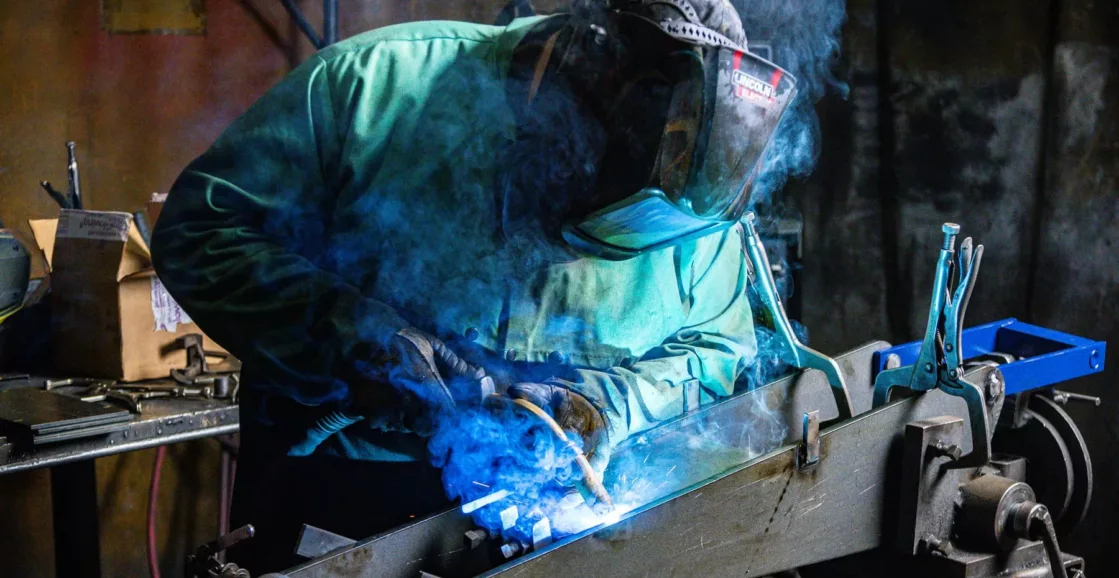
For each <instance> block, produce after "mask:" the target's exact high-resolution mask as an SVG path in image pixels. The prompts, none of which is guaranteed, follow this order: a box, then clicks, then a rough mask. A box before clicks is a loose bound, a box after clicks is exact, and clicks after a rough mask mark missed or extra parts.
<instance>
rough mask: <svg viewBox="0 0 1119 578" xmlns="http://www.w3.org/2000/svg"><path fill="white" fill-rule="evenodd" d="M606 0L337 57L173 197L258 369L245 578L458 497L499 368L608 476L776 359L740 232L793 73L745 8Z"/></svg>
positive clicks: (246, 467)
mask: <svg viewBox="0 0 1119 578" xmlns="http://www.w3.org/2000/svg"><path fill="white" fill-rule="evenodd" d="M600 4H601V2H596V3H579V4H577V5H576V6H575V7H574V9H573V10H572V12H570V13H566V14H561V15H554V16H549V17H538V18H526V19H519V20H516V21H514V22H513V23H511V24H510V25H509V26H507V27H491V26H482V25H474V24H465V23H451V22H425V23H413V24H404V25H398V26H392V27H388V28H384V29H380V30H375V31H372V32H369V33H365V34H361V35H358V36H355V37H353V38H350V39H348V40H346V41H343V42H341V43H338V44H336V45H334V46H331V47H329V48H327V49H324V50H323V51H321V52H319V53H318V54H316V55H314V56H313V57H312V58H311V59H310V60H309V61H307V62H306V63H304V64H303V65H301V66H299V67H298V68H297V69H296V70H295V71H293V72H292V73H291V74H290V75H289V76H287V77H286V78H285V79H284V80H283V81H281V82H280V83H279V84H278V85H277V86H276V87H274V88H273V89H271V90H270V91H269V92H268V93H267V94H266V95H264V96H263V97H262V98H261V99H260V100H259V101H258V102H256V103H255V104H254V105H253V106H252V107H251V108H250V109H249V110H248V111H247V112H246V113H245V114H244V115H243V116H242V117H240V118H239V119H238V120H236V121H235V122H234V123H233V124H232V126H230V127H229V128H228V129H227V130H226V131H225V132H224V133H223V134H222V135H221V136H220V137H219V138H218V140H217V141H216V142H215V143H214V145H213V146H212V148H210V149H209V150H208V151H207V152H205V153H204V154H203V155H202V156H201V157H199V158H198V159H197V160H195V161H194V162H193V163H191V164H190V165H189V166H188V167H187V168H186V169H185V171H184V172H183V174H182V175H181V176H180V177H179V179H178V180H177V182H176V183H175V185H174V186H173V188H172V190H171V193H170V195H169V198H168V200H167V204H166V207H165V208H164V209H163V211H162V214H161V216H160V218H159V221H158V224H157V226H156V229H155V231H154V234H153V254H154V258H155V262H156V267H157V270H158V272H159V275H160V278H161V279H162V280H163V283H164V284H165V285H166V286H167V288H168V289H169V290H170V292H171V294H172V295H173V296H174V297H175V299H177V300H178V301H179V303H180V304H181V305H182V306H183V308H184V309H185V310H186V311H187V312H188V313H189V314H190V316H191V317H192V319H194V320H195V321H196V322H197V323H198V324H199V325H200V327H202V328H203V329H205V331H206V332H207V334H208V335H210V336H212V337H213V338H214V339H215V340H217V341H218V342H220V343H221V344H222V345H224V346H225V347H226V348H228V349H229V351H231V352H232V353H234V354H235V355H236V356H237V357H239V358H240V359H241V360H242V362H243V366H244V370H243V380H242V382H243V384H244V387H243V388H242V389H243V399H242V403H241V428H242V429H241V432H242V433H241V449H240V461H239V466H238V470H237V480H236V489H235V498H234V511H233V517H234V524H235V525H236V524H242V523H253V524H254V525H256V527H257V537H256V538H253V539H252V540H250V541H248V542H246V543H245V546H244V547H243V551H241V552H232V555H233V556H234V557H236V558H238V559H239V561H240V562H242V563H243V565H244V566H246V567H248V568H250V569H252V570H253V571H254V572H261V571H264V570H270V569H276V568H282V567H284V566H287V565H290V564H291V563H292V562H293V560H292V559H291V554H290V552H291V548H292V546H293V544H294V542H295V539H296V536H297V533H298V529H299V526H300V524H302V523H310V524H312V525H315V526H319V527H321V528H324V529H328V530H331V531H334V532H337V533H340V534H343V535H347V536H350V537H354V538H360V537H364V536H369V535H372V534H374V533H376V532H379V531H383V530H385V529H388V528H391V527H393V526H396V525H399V524H401V523H404V522H407V521H408V520H409V519H411V518H413V517H420V516H422V515H424V514H427V513H430V512H432V511H434V510H436V509H437V508H439V507H441V506H444V505H445V504H446V497H445V494H444V491H443V488H442V485H441V483H440V479H439V472H438V471H437V470H435V469H434V468H433V467H431V466H430V465H428V462H427V456H426V454H425V437H424V436H425V435H428V434H430V433H431V431H432V430H433V429H434V428H436V427H438V424H439V419H440V416H442V415H445V414H446V413H447V412H453V411H456V408H458V407H460V406H461V405H462V404H465V403H470V399H471V397H472V395H473V393H472V392H474V391H476V389H472V388H474V387H475V386H476V385H477V381H478V380H479V379H480V378H481V377H482V376H483V375H486V376H492V377H493V378H494V379H496V380H497V382H498V383H497V385H498V388H499V390H500V391H502V392H505V393H507V394H508V395H510V396H513V397H516V398H521V399H526V400H528V401H531V402H533V403H535V404H537V405H539V406H540V407H542V408H544V409H545V410H547V411H548V412H549V413H551V415H552V416H554V418H555V419H556V421H557V422H558V423H559V424H560V425H561V426H563V427H564V428H565V429H567V430H569V431H572V432H574V433H576V434H578V437H579V439H580V441H581V442H582V447H583V449H584V451H585V452H586V453H587V456H588V457H589V458H590V461H591V462H592V464H594V466H595V468H597V469H598V471H601V470H602V469H603V468H605V467H606V465H607V462H608V458H609V451H610V447H611V446H612V445H614V444H616V443H618V442H619V441H621V440H622V439H624V438H625V437H627V436H628V435H631V434H633V433H635V432H639V431H642V430H643V429H646V428H647V427H650V425H652V424H655V423H656V422H658V421H661V420H664V419H667V418H671V417H673V416H676V415H679V414H680V413H682V412H683V411H685V410H686V409H687V408H688V407H689V404H694V403H702V402H704V401H709V400H711V399H714V398H716V397H718V396H724V395H728V394H730V393H731V392H732V390H733V388H734V383H735V378H736V376H737V375H738V374H739V373H740V371H741V370H742V369H743V368H744V367H745V366H747V365H748V364H749V363H750V362H751V360H752V359H753V357H754V355H755V352H756V345H755V340H754V336H753V321H752V316H751V312H750V308H749V305H748V303H747V298H746V296H745V295H744V289H745V286H746V283H747V277H748V265H747V263H746V260H745V259H744V257H743V252H742V246H743V240H742V232H741V229H740V226H739V225H737V220H738V219H739V218H740V217H741V215H742V214H743V212H744V211H745V210H746V207H747V204H748V202H749V197H750V191H751V187H750V184H751V179H752V178H754V177H755V176H756V173H757V170H758V169H757V166H758V164H759V162H760V159H761V158H762V157H763V152H764V150H765V147H766V145H767V143H768V142H769V140H770V137H771V135H772V133H773V132H774V131H775V129H776V126H777V124H778V121H779V119H780V118H781V116H782V114H783V113H784V110H785V107H786V106H787V105H788V101H789V99H790V98H791V97H792V94H793V92H794V91H795V88H794V86H793V80H792V79H791V78H790V77H788V76H787V75H785V76H784V77H783V76H782V71H780V69H776V68H775V67H773V66H772V65H769V64H768V63H765V62H764V61H761V60H760V59H757V58H755V57H753V56H751V55H750V54H749V53H748V52H747V51H746V48H745V43H746V39H745V36H744V33H743V31H742V27H741V23H740V20H739V17H738V15H737V14H736V12H735V10H734V8H733V7H732V6H731V5H730V4H729V2H728V1H727V0H691V1H690V2H689V1H686V0H672V1H655V2H642V1H636V2H634V1H615V2H610V3H609V4H610V5H609V6H601V5H600ZM355 417H356V418H357V419H354V418H355ZM324 431H325V432H326V433H327V434H329V435H326V436H324V435H323V433H324Z"/></svg>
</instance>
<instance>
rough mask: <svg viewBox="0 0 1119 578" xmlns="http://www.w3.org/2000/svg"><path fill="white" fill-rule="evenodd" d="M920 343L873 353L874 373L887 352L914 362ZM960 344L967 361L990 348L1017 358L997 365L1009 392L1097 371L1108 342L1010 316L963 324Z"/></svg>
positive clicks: (883, 365) (883, 366)
mask: <svg viewBox="0 0 1119 578" xmlns="http://www.w3.org/2000/svg"><path fill="white" fill-rule="evenodd" d="M921 343H922V342H920V341H914V342H912V343H906V344H904V345H897V346H894V347H891V348H889V349H886V350H883V351H879V352H878V353H875V354H874V374H875V376H877V375H878V373H879V372H881V371H883V370H885V369H886V358H887V356H889V355H890V354H897V355H898V356H899V357H901V364H902V365H903V366H906V365H913V364H914V363H916V361H917V356H918V354H919V353H920V351H921ZM960 347H961V349H962V351H961V353H962V359H965V360H966V359H972V358H974V357H978V356H981V355H985V354H988V353H992V352H1001V353H1009V354H1012V355H1014V356H1015V357H1018V358H1019V360H1018V361H1015V362H1013V363H1008V364H1005V365H1000V366H999V369H1000V370H1001V371H1002V375H1003V377H1004V378H1005V379H1006V394H1007V395H1011V394H1015V393H1020V392H1023V391H1029V390H1032V389H1038V388H1042V387H1048V386H1050V385H1054V384H1057V383H1061V382H1064V381H1068V380H1070V379H1075V378H1077V377H1083V376H1085V375H1091V374H1093V373H1100V372H1101V371H1103V367H1104V358H1105V357H1106V356H1107V344H1106V343H1104V342H1103V341H1092V340H1090V339H1084V338H1083V337H1077V336H1075V335H1069V334H1068V333H1061V332H1060V331H1054V330H1052V329H1046V328H1044V327H1039V326H1037V325H1030V324H1029V323H1024V322H1021V321H1018V320H1017V319H1014V318H1010V319H1003V320H1002V321H996V322H994V323H988V324H986V325H980V326H978V327H972V328H970V329H965V330H964V331H963V341H962V342H961V345H960Z"/></svg>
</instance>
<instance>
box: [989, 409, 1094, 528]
mask: <svg viewBox="0 0 1119 578" xmlns="http://www.w3.org/2000/svg"><path fill="white" fill-rule="evenodd" d="M1033 397H1034V398H1036V397H1039V396H1037V395H1035V396H1033ZM1026 415H1027V416H1028V418H1029V419H1028V420H1027V421H1026V423H1025V425H1023V426H1022V427H1020V428H1017V429H1010V428H1006V429H999V430H997V431H996V433H995V437H994V439H993V440H992V441H991V445H992V447H993V449H994V451H995V452H997V453H1002V454H1011V455H1015V456H1020V457H1023V458H1026V483H1027V484H1029V485H1030V487H1031V488H1033V490H1034V493H1035V494H1037V501H1038V502H1041V503H1042V504H1045V506H1046V507H1047V508H1049V512H1050V513H1051V515H1052V516H1053V519H1054V520H1060V519H1061V518H1062V517H1063V516H1064V515H1065V512H1066V511H1067V510H1068V508H1069V505H1070V504H1071V502H1072V495H1073V487H1074V486H1075V475H1076V473H1075V468H1074V467H1073V463H1072V462H1073V460H1072V456H1071V454H1070V452H1069V449H1068V447H1067V445H1066V444H1065V441H1064V436H1062V435H1061V432H1060V430H1059V429H1058V428H1057V427H1056V426H1054V425H1053V424H1052V423H1051V422H1050V421H1049V419H1047V418H1046V417H1044V416H1042V415H1041V414H1039V413H1038V412H1035V411H1034V410H1033V402H1032V401H1031V403H1030V408H1029V409H1027V410H1026Z"/></svg>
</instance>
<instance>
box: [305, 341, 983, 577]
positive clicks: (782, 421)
mask: <svg viewBox="0 0 1119 578" xmlns="http://www.w3.org/2000/svg"><path fill="white" fill-rule="evenodd" d="M887 347H889V344H888V343H885V342H881V341H879V342H872V343H869V344H867V345H864V346H862V347H860V348H858V349H855V350H853V351H851V352H848V353H846V354H844V355H841V356H839V357H837V358H836V362H837V363H838V364H839V367H840V369H841V370H842V371H843V373H844V379H845V380H847V383H848V384H849V387H850V390H851V399H852V404H853V406H854V409H855V411H856V413H858V412H862V411H867V410H869V409H870V403H871V393H872V390H873V383H872V381H871V370H872V367H873V365H872V363H871V358H872V356H873V355H874V353H875V352H876V351H879V350H881V349H885V348H887ZM961 407H962V402H961ZM810 411H819V412H820V420H821V421H822V422H825V423H826V422H827V421H828V420H834V419H835V418H836V417H837V416H838V412H837V410H836V407H835V400H834V397H833V395H832V392H831V386H830V385H829V384H828V381H827V377H826V376H825V375H824V374H823V373H822V372H819V371H816V370H808V371H804V372H801V373H798V374H796V375H792V376H789V377H785V378H783V379H780V380H777V381H775V382H773V383H770V384H768V385H765V386H762V387H759V388H756V389H754V390H752V391H745V392H741V393H739V394H736V395H735V396H732V397H730V398H727V399H726V400H723V401H721V402H719V403H715V404H711V405H708V406H705V407H703V408H701V409H699V410H697V411H695V412H692V413H690V414H687V415H685V416H682V417H679V418H676V419H674V420H671V421H669V422H666V423H664V424H661V425H660V426H658V427H657V428H655V429H653V430H650V431H649V432H646V433H645V434H643V435H641V436H635V437H633V438H630V439H629V440H627V441H625V442H623V443H622V444H620V445H619V447H618V448H616V451H615V454H614V456H613V457H612V460H611V464H612V465H611V467H610V470H609V471H608V478H609V474H611V473H615V474H616V473H617V472H628V473H629V474H630V475H634V474H635V473H638V474H640V475H646V476H648V475H658V474H661V475H663V473H664V466H663V461H664V457H663V456H664V454H669V455H671V454H672V453H673V452H676V453H677V454H678V453H679V452H680V450H683V449H686V451H687V452H688V460H687V462H680V461H677V463H681V467H678V468H677V469H676V470H674V471H673V472H672V473H673V478H672V483H671V484H666V485H665V486H664V487H663V488H660V493H659V494H652V495H650V496H648V498H649V499H650V500H651V501H653V502H657V501H658V500H657V499H658V498H663V497H664V496H668V495H670V494H673V493H674V492H678V491H679V490H681V489H682V488H686V487H689V486H692V485H694V484H698V483H701V482H703V481H704V480H708V479H710V478H712V477H714V476H719V475H720V474H721V473H723V472H725V471H727V470H728V469H729V468H733V467H736V466H740V465H741V464H742V463H743V462H744V461H746V460H747V459H750V458H755V457H757V456H756V455H753V454H750V450H749V449H748V446H750V445H751V443H752V442H751V440H750V437H751V436H752V435H756V434H757V429H758V428H759V427H765V428H768V430H769V431H768V432H767V434H768V435H774V436H776V441H775V442H770V443H769V444H768V446H766V449H768V448H771V447H774V446H780V445H786V446H787V447H789V448H795V447H796V444H797V443H799V442H800V435H801V430H800V424H801V419H802V416H803V414H804V413H806V412H810ZM759 424H760V426H759ZM898 431H900V428H899V429H898ZM697 436H699V437H701V438H702V439H704V440H706V441H707V442H708V443H706V444H703V445H701V446H700V447H694V445H695V444H692V443H690V442H692V441H694V440H696V439H697ZM826 444H827V442H826V441H822V442H821V448H822V449H821V451H822V456H821V461H822V462H823V461H826V460H827V449H826V448H827V446H826ZM754 445H757V444H754ZM774 455H781V452H778V453H777V454H774ZM774 455H771V456H769V458H768V459H762V460H757V461H755V462H751V464H753V465H755V466H757V467H758V468H759V469H755V470H752V471H754V472H759V471H761V470H762V469H765V468H772V467H774V466H773V465H772V463H771V462H770V461H769V460H772V459H774ZM658 456H659V457H658ZM646 458H650V459H646ZM654 458H655V459H654ZM658 460H660V461H659V463H658ZM639 464H640V465H646V464H647V469H645V470H644V471H643V470H642V468H641V467H639ZM754 475H756V473H755V474H754ZM816 475H819V474H818V473H817V474H816ZM627 482H632V480H620V479H616V478H609V479H608V480H607V483H608V485H610V486H611V487H612V488H613V489H614V490H615V492H617V493H619V494H620V493H621V490H622V488H621V487H620V486H621V485H624V484H625V483H627ZM779 493H780V492H778V494H779ZM775 495H776V494H775ZM474 527H475V525H474V522H473V521H472V520H471V519H470V517H469V516H467V515H464V514H462V513H461V512H460V511H459V510H458V509H457V508H456V509H453V510H449V511H447V512H444V513H442V514H438V515H435V516H432V517H430V518H427V519H425V520H422V521H419V522H416V523H414V524H412V525H410V526H405V527H403V528H400V529H397V530H394V531H392V532H389V533H386V534H382V535H380V536H376V537H373V538H370V539H367V540H364V541H362V542H359V543H358V544H355V545H354V546H352V547H350V548H347V549H343V550H339V551H337V552H334V553H332V554H330V555H328V556H324V557H322V558H319V559H316V560H312V561H310V562H307V563H305V564H302V565H300V566H297V567H295V568H293V569H291V570H289V571H288V572H287V574H288V575H289V576H291V577H292V578H311V577H316V578H321V577H328V576H379V577H396V576H399V577H401V578H405V577H406V578H414V577H415V576H416V575H417V574H418V573H419V572H420V571H421V570H424V571H427V572H430V573H432V574H436V575H438V576H441V577H443V578H452V577H456V576H474V575H477V574H480V573H482V572H486V571H488V570H490V569H492V568H495V567H496V566H498V565H499V564H501V563H503V562H504V559H503V558H502V557H501V554H500V553H499V552H498V551H497V550H496V548H490V547H486V546H485V545H483V546H481V547H474V548H470V547H468V546H467V544H465V543H464V539H463V535H464V533H465V532H467V531H469V530H471V529H473V528H474ZM573 539H574V538H568V539H565V540H562V541H560V542H558V543H556V544H555V545H553V546H552V549H555V548H556V547H559V546H561V545H564V544H569V543H571V542H572V540H573ZM491 545H492V544H491ZM549 551H550V550H549Z"/></svg>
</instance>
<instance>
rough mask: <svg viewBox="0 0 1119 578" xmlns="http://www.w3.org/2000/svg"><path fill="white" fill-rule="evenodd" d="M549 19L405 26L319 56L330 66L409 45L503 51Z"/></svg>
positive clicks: (370, 34) (365, 35) (375, 32)
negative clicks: (486, 46) (468, 46)
mask: <svg viewBox="0 0 1119 578" xmlns="http://www.w3.org/2000/svg"><path fill="white" fill-rule="evenodd" d="M545 18H548V16H538V17H531V18H519V19H517V20H514V21H513V22H512V23H510V24H509V25H508V26H491V25H488V24H478V23H474V22H459V21H453V20H430V21H422V22H405V23H402V24H393V25H391V26H385V27H383V28H377V29H375V30H370V31H368V32H363V33H361V34H357V35H355V36H351V37H350V38H347V39H345V40H343V41H341V42H339V43H337V44H333V45H331V46H329V47H327V48H324V49H323V50H321V51H319V52H318V53H317V54H316V55H315V56H316V57H317V58H318V59H319V60H322V61H324V62H330V61H331V60H334V59H337V58H344V57H345V56H347V55H353V54H354V53H361V52H368V51H372V50H377V49H379V48H384V47H386V46H391V45H400V48H401V49H405V50H406V49H408V46H409V45H413V46H414V45H416V44H433V43H445V42H451V43H455V42H459V43H470V44H491V45H494V46H495V47H503V46H507V45H509V44H510V42H512V44H516V41H517V40H519V39H520V38H521V37H522V36H524V34H525V33H526V32H527V30H528V29H530V28H531V27H532V26H533V25H535V24H536V23H537V22H539V21H541V20H543V19H545Z"/></svg>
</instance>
